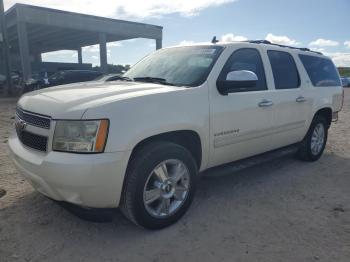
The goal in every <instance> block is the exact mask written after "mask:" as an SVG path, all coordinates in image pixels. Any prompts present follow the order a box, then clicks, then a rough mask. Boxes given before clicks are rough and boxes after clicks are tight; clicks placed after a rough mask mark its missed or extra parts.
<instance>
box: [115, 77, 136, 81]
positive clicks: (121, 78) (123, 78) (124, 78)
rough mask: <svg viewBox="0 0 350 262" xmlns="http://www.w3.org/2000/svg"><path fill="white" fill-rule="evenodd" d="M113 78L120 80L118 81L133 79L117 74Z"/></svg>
mask: <svg viewBox="0 0 350 262" xmlns="http://www.w3.org/2000/svg"><path fill="white" fill-rule="evenodd" d="M115 80H120V81H134V80H132V79H131V78H130V77H127V76H118V77H117V78H116V79H115Z"/></svg>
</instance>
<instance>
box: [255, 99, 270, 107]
mask: <svg viewBox="0 0 350 262" xmlns="http://www.w3.org/2000/svg"><path fill="white" fill-rule="evenodd" d="M272 105H273V103H272V101H269V100H266V99H264V100H263V101H261V102H260V103H259V104H258V106H259V107H269V106H272Z"/></svg>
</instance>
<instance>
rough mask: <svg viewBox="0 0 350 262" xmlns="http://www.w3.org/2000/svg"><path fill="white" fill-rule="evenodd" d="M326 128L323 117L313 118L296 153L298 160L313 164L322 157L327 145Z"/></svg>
mask: <svg viewBox="0 0 350 262" xmlns="http://www.w3.org/2000/svg"><path fill="white" fill-rule="evenodd" d="M328 127H329V125H328V123H327V121H326V119H325V118H324V117H323V116H320V115H316V116H315V118H314V119H313V121H312V123H311V126H310V129H309V131H308V133H307V135H306V136H305V138H304V140H303V141H302V142H301V144H300V148H299V150H298V152H297V156H298V158H299V159H301V160H303V161H309V162H313V161H316V160H318V159H319V158H320V157H321V156H322V154H323V151H324V149H325V147H326V144H327V138H328Z"/></svg>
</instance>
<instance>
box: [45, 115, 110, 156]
mask: <svg viewBox="0 0 350 262" xmlns="http://www.w3.org/2000/svg"><path fill="white" fill-rule="evenodd" d="M108 126H109V121H108V120H86V121H84V120H81V121H69V120H59V121H57V123H56V128H55V134H54V138H53V144H52V149H53V150H54V151H64V152H76V153H102V152H103V151H104V148H105V145H106V141H107V135H108Z"/></svg>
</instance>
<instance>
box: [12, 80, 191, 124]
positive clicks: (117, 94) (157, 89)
mask: <svg viewBox="0 0 350 262" xmlns="http://www.w3.org/2000/svg"><path fill="white" fill-rule="evenodd" d="M179 89H185V88H183V87H173V86H164V85H160V84H154V83H140V82H121V81H120V82H119V81H118V82H107V83H98V82H90V83H88V82H87V83H78V84H70V85H64V86H57V87H51V88H47V89H42V90H38V91H35V92H31V93H28V94H25V95H23V96H22V97H21V99H20V100H19V102H18V106H19V107H21V108H22V109H24V110H27V111H30V112H34V113H39V114H43V115H47V116H51V117H52V118H53V119H80V118H81V117H82V116H83V114H84V112H85V111H86V110H87V109H89V108H91V107H94V106H98V105H103V104H107V103H111V102H115V101H119V100H126V99H130V98H133V97H139V96H146V95H151V94H157V93H167V92H172V91H175V90H179Z"/></svg>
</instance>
